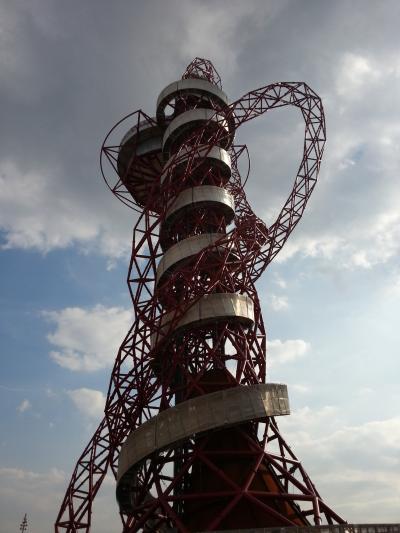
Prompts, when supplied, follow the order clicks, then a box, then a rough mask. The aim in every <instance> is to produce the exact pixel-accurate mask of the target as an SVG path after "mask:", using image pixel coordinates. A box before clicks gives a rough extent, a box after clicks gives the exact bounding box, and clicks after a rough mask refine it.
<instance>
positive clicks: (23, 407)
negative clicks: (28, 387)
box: [17, 399, 32, 413]
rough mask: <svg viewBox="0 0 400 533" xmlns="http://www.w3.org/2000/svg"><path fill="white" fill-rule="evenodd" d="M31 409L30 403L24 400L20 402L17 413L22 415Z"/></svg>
mask: <svg viewBox="0 0 400 533" xmlns="http://www.w3.org/2000/svg"><path fill="white" fill-rule="evenodd" d="M31 407H32V405H31V402H30V401H29V400H27V399H25V400H22V402H21V403H20V404H19V405H18V407H17V411H19V412H20V413H24V412H25V411H28V410H29V409H31Z"/></svg>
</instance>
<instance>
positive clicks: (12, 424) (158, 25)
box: [0, 0, 400, 533]
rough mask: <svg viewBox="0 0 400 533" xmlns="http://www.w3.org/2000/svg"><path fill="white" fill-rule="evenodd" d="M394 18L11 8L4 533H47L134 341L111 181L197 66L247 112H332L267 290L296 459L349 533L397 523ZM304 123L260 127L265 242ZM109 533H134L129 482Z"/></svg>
mask: <svg viewBox="0 0 400 533" xmlns="http://www.w3.org/2000/svg"><path fill="white" fill-rule="evenodd" d="M399 22H400V3H399V2H398V0H384V1H382V2H377V1H372V0H352V1H351V0H336V1H335V2H328V1H320V0H269V1H268V0H247V1H246V2H244V1H242V0H240V1H236V0H230V1H225V0H216V1H212V2H211V1H206V0H147V1H146V2H138V1H137V2H134V1H125V0H117V1H115V2H109V1H105V0H85V1H78V0H70V1H69V2H61V1H56V0H2V2H1V3H0V45H1V46H0V104H1V121H0V132H1V143H0V255H1V257H0V272H1V276H0V284H1V287H0V335H1V339H2V342H1V347H0V354H1V358H0V360H1V368H0V401H1V405H2V409H1V425H0V516H1V519H0V533H9V532H11V531H16V530H17V528H18V526H19V524H20V522H21V521H22V518H23V515H24V513H27V514H28V524H29V529H28V531H29V533H47V532H50V531H52V528H53V524H54V521H55V518H56V515H57V513H58V508H59V506H60V503H61V500H62V497H63V494H64V491H65V489H66V487H67V484H68V481H69V478H70V475H71V473H72V470H73V467H74V465H75V461H76V459H77V457H78V456H79V455H80V453H81V451H82V450H83V448H84V446H85V445H86V443H87V441H88V440H89V439H90V437H91V435H92V432H93V430H94V429H95V428H96V427H97V423H98V421H99V420H100V419H101V417H102V410H103V407H104V400H105V394H106V391H107V386H108V381H109V376H110V370H111V367H112V364H113V360H114V357H115V354H116V352H117V350H118V347H119V344H120V343H121V342H122V340H123V337H124V336H125V334H126V332H127V330H128V328H129V327H130V325H131V322H132V314H131V306H130V299H129V294H128V288H127V285H126V275H127V269H128V262H129V254H130V246H131V236H132V235H131V233H132V227H133V224H134V222H135V214H134V213H133V212H132V211H131V210H129V209H128V208H127V207H125V206H124V205H122V204H121V203H120V202H118V200H117V199H116V198H114V197H113V196H112V195H111V193H110V192H109V190H108V189H107V188H106V186H105V184H104V182H103V181H102V178H101V176H100V171H99V161H98V160H99V149H100V146H101V142H102V140H103V138H104V137H105V135H106V133H107V132H108V130H109V129H110V128H111V127H112V126H113V125H114V124H115V123H116V122H117V121H118V120H119V119H120V118H122V117H123V116H124V115H126V114H128V113H130V112H132V111H134V110H136V109H139V108H141V109H143V111H145V112H146V113H147V114H149V115H152V114H154V113H155V106H156V100H157V96H158V94H159V93H160V91H161V90H162V89H163V88H164V87H165V86H166V85H168V84H169V83H170V82H173V81H175V80H177V79H179V78H180V77H181V76H182V73H183V71H184V70H185V67H186V66H187V64H188V63H189V62H190V61H191V60H192V59H193V58H194V57H196V56H200V57H205V58H208V59H210V60H211V61H212V62H213V63H214V65H215V67H216V68H217V70H218V72H219V73H220V75H221V78H222V82H223V88H224V90H225V92H226V93H227V94H228V96H229V97H230V99H231V100H236V99H237V98H239V97H240V96H241V95H242V94H244V93H246V92H248V91H249V90H252V89H256V88H258V87H262V86H264V85H267V84H269V83H272V82H279V81H305V82H306V83H308V84H309V85H310V86H311V87H312V88H313V89H314V90H315V91H316V92H317V93H318V94H319V95H320V96H321V98H322V100H323V104H324V107H325V113H326V122H327V145H326V151H325V155H324V160H323V162H322V166H321V173H320V179H319V183H318V184H317V186H316V189H315V191H314V193H313V195H312V197H311V200H310V202H309V204H308V206H307V209H306V212H305V214H304V217H303V219H302V221H301V222H300V223H299V225H298V226H297V228H296V230H295V232H294V233H293V234H292V236H291V237H290V239H289V241H288V242H287V243H286V245H285V247H284V249H283V250H282V252H281V253H280V255H279V256H278V257H277V258H276V259H275V260H274V262H273V263H272V264H271V265H270V267H269V268H268V270H267V271H266V272H265V273H264V275H263V276H262V277H261V279H260V280H259V282H258V291H259V296H260V299H261V302H262V307H263V313H264V320H265V323H266V327H267V335H268V352H267V361H268V380H269V381H272V382H274V381H275V382H283V383H287V384H288V388H289V398H290V402H291V412H292V414H291V415H290V416H289V417H284V418H282V420H280V421H279V422H280V427H281V430H282V433H283V435H284V436H285V438H286V440H287V441H288V442H289V444H290V445H291V447H292V448H293V450H294V451H295V453H296V454H297V455H298V457H299V458H300V459H301V460H302V463H303V465H304V466H305V468H306V470H307V472H308V474H309V476H310V477H311V479H312V480H313V482H314V484H315V485H316V486H317V488H318V490H319V492H320V493H321V495H322V496H323V498H324V499H325V500H326V502H327V503H328V504H329V505H330V506H331V507H332V508H333V509H334V510H335V511H336V512H338V513H339V514H340V515H342V516H343V517H344V518H346V519H347V520H348V521H349V522H356V523H366V522H400V506H399V502H400V414H399V407H400V391H399V380H400V363H399V348H398V347H399V343H400V328H399V325H398V317H399V313H400V266H399V258H400V209H399V208H400V188H399V163H400V151H399V146H400V103H399V94H400V53H399V45H400V33H399V31H398V28H399ZM303 129H304V125H303V124H302V118H301V115H300V113H299V111H298V110H296V109H287V108H285V109H284V110H281V109H279V110H275V111H274V112H273V113H271V114H267V116H264V117H263V118H262V119H259V120H257V121H252V122H251V123H249V124H246V125H244V126H243V127H242V128H241V129H240V131H239V132H238V135H237V141H238V142H241V143H246V144H247V145H248V147H249V150H250V154H251V174H250V178H249V181H248V183H247V185H246V192H247V194H248V198H249V200H250V202H251V204H252V206H253V208H254V210H255V212H256V213H257V215H258V216H260V217H261V218H262V219H263V220H264V221H265V222H266V223H267V224H271V223H272V222H273V221H274V219H275V217H276V215H277V214H278V212H279V210H280V207H281V206H282V205H283V203H284V201H285V198H286V197H287V195H288V193H289V191H290V189H291V185H292V182H293V179H294V176H295V174H296V170H297V167H298V164H299V160H300V157H301V152H302V141H303V138H302V136H303ZM93 524H94V526H93V531H94V533H116V532H118V531H120V529H121V528H120V522H119V518H118V516H117V505H116V502H115V497H114V481H113V480H112V479H110V478H107V479H106V481H105V483H104V486H103V488H102V490H101V492H100V494H99V496H98V497H97V499H96V502H95V505H94V515H93Z"/></svg>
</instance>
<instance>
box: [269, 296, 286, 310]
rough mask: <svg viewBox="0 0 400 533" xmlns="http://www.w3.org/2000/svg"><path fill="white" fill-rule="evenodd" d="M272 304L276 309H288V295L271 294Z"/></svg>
mask: <svg viewBox="0 0 400 533" xmlns="http://www.w3.org/2000/svg"><path fill="white" fill-rule="evenodd" d="M270 304H271V307H272V309H273V310H274V311H283V310H285V309H288V307H289V301H288V297H287V296H277V295H276V294H271V296H270Z"/></svg>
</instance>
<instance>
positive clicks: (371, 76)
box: [336, 53, 382, 98]
mask: <svg viewBox="0 0 400 533" xmlns="http://www.w3.org/2000/svg"><path fill="white" fill-rule="evenodd" d="M381 76H382V73H381V72H380V70H379V68H378V67H377V66H376V65H375V64H374V62H373V61H372V60H371V59H369V58H367V57H364V56H362V55H358V54H353V53H345V54H344V56H343V58H342V62H341V65H340V67H339V72H338V76H337V82H336V83H337V85H336V91H337V93H338V94H339V95H340V96H341V97H345V98H362V96H363V94H362V93H363V90H368V89H369V88H370V86H371V84H373V83H374V82H376V81H378V80H379V78H380V77H381Z"/></svg>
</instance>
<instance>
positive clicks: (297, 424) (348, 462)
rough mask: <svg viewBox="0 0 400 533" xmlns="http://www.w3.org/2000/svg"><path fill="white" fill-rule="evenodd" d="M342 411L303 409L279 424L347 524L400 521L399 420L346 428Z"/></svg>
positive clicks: (313, 477) (311, 474)
mask: <svg viewBox="0 0 400 533" xmlns="http://www.w3.org/2000/svg"><path fill="white" fill-rule="evenodd" d="M344 415H345V413H343V412H341V411H340V410H339V409H338V408H335V407H332V406H326V407H324V408H322V409H318V410H314V409H311V408H309V407H305V408H302V409H300V410H298V411H294V412H293V413H292V415H291V416H290V417H286V418H285V419H283V418H282V419H281V420H280V421H279V422H280V427H281V430H282V433H283V435H284V437H285V438H286V439H287V441H288V442H289V444H290V446H291V447H292V448H293V450H294V452H295V453H296V454H297V455H298V457H299V458H300V459H301V461H302V463H303V465H305V468H306V470H307V473H308V474H309V475H310V477H311V480H312V481H313V482H314V483H315V484H316V487H317V489H318V490H319V492H320V493H321V494H322V496H323V497H324V499H325V501H326V502H327V503H328V505H331V506H332V507H333V508H334V510H335V511H337V512H339V514H342V515H343V516H344V518H346V519H347V520H348V521H349V522H356V523H357V522H358V523H360V522H361V523H366V522H383V523H384V522H386V523H387V522H395V521H398V519H399V515H398V511H397V509H398V507H397V506H396V505H395V504H394V502H395V501H399V498H400V480H399V476H398V473H397V470H398V467H399V457H400V418H398V417H397V418H392V419H387V420H375V421H370V422H366V423H364V424H361V425H351V426H350V425H348V426H346V425H345V424H344V423H343V416H344ZM377 502H379V505H377Z"/></svg>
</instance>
